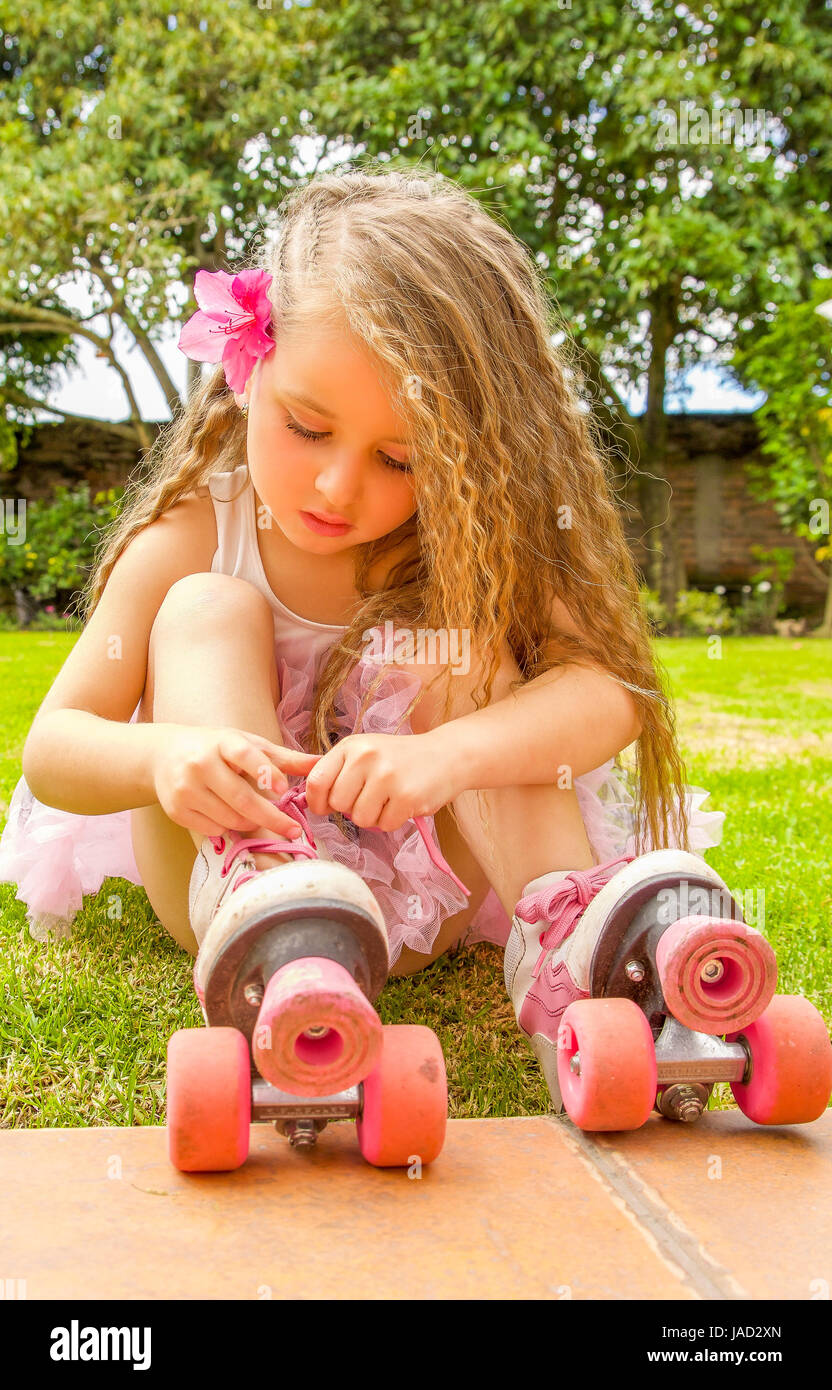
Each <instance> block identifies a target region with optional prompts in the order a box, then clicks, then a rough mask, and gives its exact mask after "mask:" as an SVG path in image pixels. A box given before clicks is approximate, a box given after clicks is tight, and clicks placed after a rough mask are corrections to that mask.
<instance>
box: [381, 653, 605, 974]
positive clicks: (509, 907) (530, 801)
mask: <svg viewBox="0 0 832 1390" xmlns="http://www.w3.org/2000/svg"><path fill="white" fill-rule="evenodd" d="M437 669H438V668H437V667H433V666H431V667H426V666H424V665H422V666H419V665H415V664H414V665H412V666H405V670H406V671H407V672H408V673H409V674H412V675H417V676H419V678H420V679H421V680H422V681H423V682H424V683H427V682H428V681H429V680H430V679H431V677H432V676H433V675H434V674H435V672H436V670H437ZM518 675H519V669H518V667H517V665H516V663H515V661H514V659H513V657H512V656H511V654H510V652H508V651H506V652H505V653H504V657H503V662H502V664H501V666H500V669H499V672H498V674H497V677H496V679H495V682H494V688H493V690H492V694H491V699H492V701H493V702H495V701H497V700H501V699H504V698H511V692H510V691H509V685H510V682H511V681H512V680H516V678H517V676H518ZM478 679H479V677H477V681H478ZM474 684H475V681H474V677H473V675H470V676H468V677H452V678H451V686H452V691H453V692H454V694H455V698H454V700H453V704H452V707H451V711H450V714H449V716H448V718H449V719H456V718H459V717H461V716H462V715H464V714H469V713H471V712H472V711H473V710H474V709H475V708H476V706H475V705H474V703H473V700H472V699H471V696H470V691H471V690H472V689H473V687H474ZM434 692H438V693H434ZM443 700H444V689H443V686H442V682H441V681H438V682H437V684H436V686H435V687H434V691H429V692H428V694H427V695H426V696H425V697H424V699H423V700H422V701H421V703H420V704H418V705H417V706H416V709H415V710H414V712H413V714H412V716H411V727H412V729H413V732H414V733H425V732H427V731H428V730H429V729H431V728H436V727H437V725H438V724H440V723H442V722H443V718H442V701H443ZM450 806H451V807H452V808H453V814H454V816H455V817H456V823H457V825H458V827H459V830H458V832H457V833H456V835H454V836H448V835H447V830H446V829H445V827H446V825H447V824H448V822H447V821H446V820H441V819H440V816H439V815H437V816H436V817H435V826H436V833H437V838H438V839H439V843H440V846H441V848H442V853H443V854H444V855H445V858H446V859H447V861H448V863H449V864H450V865H451V867H452V868H453V870H454V872H455V873H458V874H459V876H460V877H461V878H462V881H463V883H465V884H467V885H468V886H469V887H471V888H473V887H474V885H473V884H472V881H471V872H470V871H471V857H470V856H473V858H474V860H475V861H476V863H477V864H478V865H479V867H480V869H481V870H482V873H483V875H484V876H485V877H486V878H487V880H488V884H489V885H490V886H491V887H493V888H494V890H495V892H496V894H497V896H498V897H499V899H500V902H501V903H502V905H503V907H504V908H505V911H506V913H507V914H508V916H509V917H511V916H512V914H513V912H514V909H515V906H516V905H517V901H518V899H519V898H520V897H521V895H522V892H523V889H524V888H525V886H526V884H527V883H529V882H530V881H531V880H532V879H533V878H537V877H538V876H539V875H540V874H545V873H548V872H549V871H550V870H552V869H567V870H568V869H589V868H591V867H592V866H593V864H594V863H595V862H596V861H595V857H594V855H593V853H592V849H591V847H590V843H589V840H588V838H587V834H586V828H585V826H584V822H583V817H582V816H581V811H580V807H579V805H578V797H577V793H576V792H575V790H574V788H572V787H570V788H559V787H557V786H555V785H552V784H546V783H541V784H535V785H533V786H519V787H494V788H488V789H485V790H479V791H465V792H462V793H461V794H460V795H459V796H457V797H455V798H454V800H453V801H452V802H451V803H450ZM444 809H445V812H446V813H447V808H444ZM460 835H461V837H462V838H463V839H464V841H465V844H466V846H467V849H468V853H469V858H468V860H467V866H466V865H461V864H460V859H459V854H458V841H459V838H460ZM466 867H467V870H468V875H469V876H468V877H466ZM482 896H483V895H482V893H481V892H480V893H479V894H478V895H477V900H476V902H474V895H473V893H472V901H471V903H470V904H469V907H468V908H467V909H465V910H464V911H463V912H461V913H459V914H458V915H457V916H455V917H453V918H448V919H447V921H446V922H444V923H443V924H442V931H441V932H440V934H439V936H438V937H437V939H436V942H435V944H434V949H433V952H432V953H431V954H430V956H425V954H424V953H423V952H420V951H413V950H411V949H410V948H408V947H405V948H403V950H402V953H401V956H400V958H399V960H398V961H397V963H396V967H395V969H394V971H393V973H394V974H397V975H406V974H412V973H413V972H414V971H416V970H419V969H422V968H423V967H424V966H425V965H426V964H429V963H430V961H433V960H435V959H436V958H437V956H439V955H441V954H442V952H443V951H444V950H446V949H447V947H448V946H449V945H450V944H451V942H452V940H457V939H459V936H460V934H461V933H462V932H463V931H464V930H465V928H466V927H467V926H468V924H469V922H470V920H471V919H472V918H473V916H474V915H475V913H476V911H477V909H478V907H479V905H480V903H481V901H482ZM452 923H453V927H452V925H451V924H452Z"/></svg>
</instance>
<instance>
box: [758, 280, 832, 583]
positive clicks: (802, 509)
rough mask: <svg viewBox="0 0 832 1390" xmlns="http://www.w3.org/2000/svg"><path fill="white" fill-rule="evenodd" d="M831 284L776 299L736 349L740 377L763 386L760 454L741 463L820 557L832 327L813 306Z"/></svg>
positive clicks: (830, 484)
mask: <svg viewBox="0 0 832 1390" xmlns="http://www.w3.org/2000/svg"><path fill="white" fill-rule="evenodd" d="M829 291H830V282H829V280H818V281H817V282H816V284H815V285H814V287H813V290H812V294H811V297H810V298H809V300H808V301H807V302H806V303H798V304H786V305H783V306H781V308H780V309H779V310H778V311H777V313H776V314H773V315H772V316H771V321H770V323H769V324H768V325H767V326H766V327H765V328H764V330H763V331H762V332H761V333H760V334H759V335H758V336H757V337H756V339H755V340H754V341H753V342H749V343H748V344H747V345H746V346H745V347H743V348H742V349H739V348H738V349H737V351H736V353H735V355H734V367H735V370H736V371H737V374H738V375H739V376H740V377H741V379H742V380H743V381H744V382H745V383H746V384H750V385H753V386H755V387H757V388H758V389H759V390H761V391H765V393H766V400H765V402H764V404H763V405H761V406H760V407H759V409H758V410H757V412H756V416H755V418H756V421H757V424H758V427H759V430H760V438H761V450H762V453H763V455H764V456H765V458H764V462H760V463H755V462H754V461H753V460H752V461H750V462H748V463H747V464H746V470H745V471H746V477H747V479H748V484H749V488H750V490H751V492H752V493H753V495H754V496H756V497H758V498H759V499H760V500H761V501H770V502H771V503H772V504H773V506H774V508H775V510H776V511H777V513H778V514H779V516H780V520H781V522H782V524H783V526H784V527H785V528H786V530H788V531H791V532H792V533H793V534H794V535H796V536H803V537H805V539H806V540H808V541H809V542H810V543H811V544H812V546H813V550H814V558H815V561H816V562H817V563H818V564H821V563H822V562H824V561H827V560H828V559H829V529H828V525H829V523H828V511H829V507H830V504H832V327H830V324H829V323H828V322H827V320H826V319H825V318H824V317H823V316H822V315H821V314H819V313H818V312H817V310H818V305H819V304H821V303H822V302H823V301H825V300H828V299H829Z"/></svg>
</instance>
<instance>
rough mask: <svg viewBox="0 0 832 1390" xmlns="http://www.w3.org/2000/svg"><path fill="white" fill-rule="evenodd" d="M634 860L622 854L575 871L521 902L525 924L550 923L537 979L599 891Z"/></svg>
mask: <svg viewBox="0 0 832 1390" xmlns="http://www.w3.org/2000/svg"><path fill="white" fill-rule="evenodd" d="M634 857H635V856H634V855H632V854H622V855H621V856H620V857H619V858H618V859H610V860H608V861H607V863H606V864H593V866H592V868H591V869H572V870H571V871H570V872H569V873H568V874H567V875H566V877H565V878H562V879H561V880H560V882H559V883H555V884H553V885H552V887H551V888H538V890H537V892H536V893H527V894H526V896H525V898H521V899H520V901H519V902H518V904H517V906H516V908H515V909H514V910H515V913H516V915H517V916H518V917H522V918H523V920H524V922H532V923H533V922H540V921H546V922H548V923H549V925H548V927H546V928H545V929H544V930H543V931H542V932H541V933H540V937H539V940H540V946H541V951H540V955H539V956H538V958H537V963H536V965H535V967H534V970H533V971H532V979H534V980H536V979H537V977H538V975H539V973H540V971H541V969H542V967H543V963H544V961H545V960H546V957H547V956H549V955H551V954H552V952H554V951H556V950H557V948H558V946H560V944H561V942H562V941H565V940H566V938H567V936H569V935H570V934H571V933H572V931H573V930H574V928H575V924H576V922H577V921H578V918H579V917H580V916H581V914H582V912H583V911H584V910H585V909H586V908H587V907H588V906H589V904H590V903H591V902H592V899H593V898H594V897H595V896H596V894H597V893H598V891H599V889H601V888H603V886H604V884H605V883H607V882H608V881H609V880H610V879H611V878H612V876H613V874H614V873H617V872H618V869H619V867H620V865H622V864H629V863H631V862H632V860H633V858H634Z"/></svg>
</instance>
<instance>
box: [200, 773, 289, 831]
mask: <svg viewBox="0 0 832 1390" xmlns="http://www.w3.org/2000/svg"><path fill="white" fill-rule="evenodd" d="M206 792H207V794H208V795H209V796H211V797H216V798H217V803H218V806H223V805H224V806H225V808H226V814H227V816H228V817H229V819H228V822H227V823H228V826H229V829H233V830H247V831H249V832H251V831H253V830H259V828H260V827H261V826H263V827H264V829H267V830H272V831H274V832H275V833H276V834H278V835H284V836H285V835H288V836H289V837H290V838H293V835H292V832H293V831H295V830H298V829H300V827H299V826H298V823H297V821H296V820H294V819H293V817H292V816H289V815H287V814H286V812H285V811H280V810H278V808H277V807H276V806H275V805H274V802H272V801H269V799H268V797H266V796H260V795H259V794H258V793H257V792H256V791H255V790H254V788H253V787H250V786H249V784H248V782H246V780H245V778H243V777H241V776H239V775H238V774H236V773H234V772H232V771H231V769H230V767H228V765H227V764H226V763H224V762H223V761H222V760H221V759H220V758H217V759H216V761H215V763H214V766H213V767H212V768H210V769H209V771H208V773H207V775H206ZM206 810H208V811H209V812H210V813H211V814H214V815H217V816H219V814H220V812H219V811H218V810H217V809H215V808H213V807H211V806H207V807H206ZM294 838H297V837H294Z"/></svg>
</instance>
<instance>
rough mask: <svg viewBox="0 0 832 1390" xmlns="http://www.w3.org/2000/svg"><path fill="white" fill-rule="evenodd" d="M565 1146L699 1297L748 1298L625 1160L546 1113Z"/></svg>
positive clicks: (586, 1135)
mask: <svg viewBox="0 0 832 1390" xmlns="http://www.w3.org/2000/svg"><path fill="white" fill-rule="evenodd" d="M544 1118H545V1119H546V1120H548V1121H549V1123H550V1124H551V1125H552V1126H553V1127H554V1128H556V1129H557V1132H558V1134H559V1135H560V1136H561V1138H562V1139H563V1140H564V1142H565V1143H566V1146H567V1148H569V1149H571V1150H572V1152H573V1153H575V1154H577V1156H578V1157H579V1158H580V1159H581V1160H582V1161H583V1162H584V1164H585V1165H586V1167H587V1168H588V1169H589V1171H590V1172H591V1173H592V1175H593V1177H594V1178H596V1179H597V1181H598V1182H600V1183H601V1185H602V1187H604V1188H605V1190H606V1191H607V1193H608V1194H609V1196H610V1197H611V1198H612V1200H613V1202H614V1203H615V1205H616V1206H617V1207H618V1208H619V1210H621V1211H623V1212H624V1213H625V1215H626V1216H627V1217H629V1219H630V1220H631V1221H632V1223H633V1225H634V1226H635V1227H636V1229H637V1230H638V1231H639V1233H640V1234H641V1235H642V1236H643V1237H644V1239H645V1240H646V1241H647V1243H648V1245H649V1246H650V1248H651V1249H652V1250H653V1251H654V1253H655V1254H656V1255H658V1257H659V1258H660V1259H661V1260H662V1261H663V1263H664V1264H666V1265H667V1266H668V1267H669V1269H670V1270H671V1271H672V1272H673V1274H674V1275H675V1277H676V1278H677V1279H679V1280H680V1281H681V1282H682V1283H683V1284H684V1285H685V1287H686V1288H688V1289H690V1290H691V1291H692V1292H693V1293H694V1294H695V1296H696V1297H697V1298H699V1299H718V1300H720V1301H725V1300H735V1299H748V1300H749V1301H750V1300H751V1299H752V1295H751V1294H750V1293H748V1291H747V1290H746V1289H744V1288H743V1287H742V1285H741V1284H740V1283H739V1282H738V1281H737V1280H736V1279H735V1278H734V1276H733V1275H732V1274H731V1273H730V1272H729V1271H728V1270H727V1269H724V1268H723V1266H722V1265H720V1264H719V1263H718V1262H717V1261H716V1260H715V1259H714V1258H713V1256H711V1255H709V1254H708V1253H707V1251H706V1250H705V1248H704V1246H703V1245H702V1243H701V1242H700V1241H698V1240H697V1239H696V1237H695V1236H694V1235H692V1234H691V1232H690V1231H689V1230H688V1229H687V1227H686V1226H685V1225H684V1224H683V1222H682V1221H681V1220H680V1219H679V1217H678V1216H677V1215H676V1213H675V1212H673V1211H672V1210H671V1209H670V1207H669V1206H668V1205H667V1203H666V1202H664V1201H662V1199H661V1197H660V1196H659V1194H658V1193H657V1192H656V1191H655V1190H654V1189H653V1188H651V1187H649V1186H648V1184H647V1183H645V1182H644V1180H643V1179H642V1178H640V1177H639V1176H638V1175H637V1173H635V1172H634V1170H633V1169H632V1168H631V1167H630V1166H629V1164H627V1162H626V1161H625V1159H624V1158H623V1157H622V1156H621V1155H620V1154H617V1153H616V1152H615V1151H614V1150H612V1149H607V1148H604V1147H602V1146H601V1145H600V1144H597V1143H596V1142H595V1140H593V1139H592V1138H590V1136H589V1134H587V1133H586V1132H585V1131H584V1130H581V1129H578V1127H577V1126H576V1125H573V1124H572V1122H571V1121H570V1120H568V1119H567V1118H566V1117H565V1116H564V1117H560V1116H555V1115H546V1116H544Z"/></svg>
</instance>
